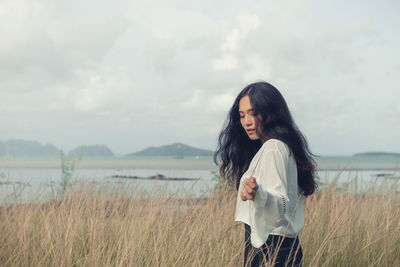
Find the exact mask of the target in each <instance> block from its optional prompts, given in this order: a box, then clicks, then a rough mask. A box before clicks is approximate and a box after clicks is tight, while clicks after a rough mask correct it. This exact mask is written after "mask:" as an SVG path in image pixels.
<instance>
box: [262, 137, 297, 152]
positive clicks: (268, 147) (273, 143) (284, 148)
mask: <svg viewBox="0 0 400 267" xmlns="http://www.w3.org/2000/svg"><path fill="white" fill-rule="evenodd" d="M262 148H263V152H264V153H266V152H268V151H276V152H280V153H282V154H285V155H289V154H290V149H289V146H288V145H287V144H286V143H285V142H283V141H281V140H279V139H275V138H271V139H268V140H267V141H266V142H265V143H264V144H263V145H262Z"/></svg>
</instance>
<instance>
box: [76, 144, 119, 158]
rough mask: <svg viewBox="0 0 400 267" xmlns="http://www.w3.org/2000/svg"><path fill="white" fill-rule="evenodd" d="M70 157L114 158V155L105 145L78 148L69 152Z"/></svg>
mask: <svg viewBox="0 0 400 267" xmlns="http://www.w3.org/2000/svg"><path fill="white" fill-rule="evenodd" d="M69 155H70V156H80V157H89V158H93V157H114V153H113V152H112V151H111V149H109V148H108V147H107V146H105V145H90V146H78V147H77V148H74V149H73V150H71V151H70V152H69Z"/></svg>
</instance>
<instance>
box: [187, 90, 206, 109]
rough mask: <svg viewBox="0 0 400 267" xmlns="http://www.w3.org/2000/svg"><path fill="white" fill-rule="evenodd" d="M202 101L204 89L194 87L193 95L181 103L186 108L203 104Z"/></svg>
mask: <svg viewBox="0 0 400 267" xmlns="http://www.w3.org/2000/svg"><path fill="white" fill-rule="evenodd" d="M203 101H204V90H202V89H195V90H194V92H193V95H192V96H191V97H190V98H189V99H188V100H187V101H185V102H184V103H183V107H184V108H186V109H191V108H194V107H198V106H200V105H201V104H203Z"/></svg>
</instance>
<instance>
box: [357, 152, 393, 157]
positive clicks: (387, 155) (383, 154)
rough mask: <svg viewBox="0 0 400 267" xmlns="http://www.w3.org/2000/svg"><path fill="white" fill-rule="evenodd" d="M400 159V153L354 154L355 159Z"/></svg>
mask: <svg viewBox="0 0 400 267" xmlns="http://www.w3.org/2000/svg"><path fill="white" fill-rule="evenodd" d="M382 156H386V157H400V153H393V152H364V153H357V154H354V155H353V157H382Z"/></svg>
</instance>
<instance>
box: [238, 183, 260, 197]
mask: <svg viewBox="0 0 400 267" xmlns="http://www.w3.org/2000/svg"><path fill="white" fill-rule="evenodd" d="M257 189H258V184H257V182H256V178H254V177H250V178H247V179H244V181H243V187H242V190H241V191H240V198H241V199H242V200H243V201H246V200H254V198H255V197H256V193H257Z"/></svg>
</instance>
